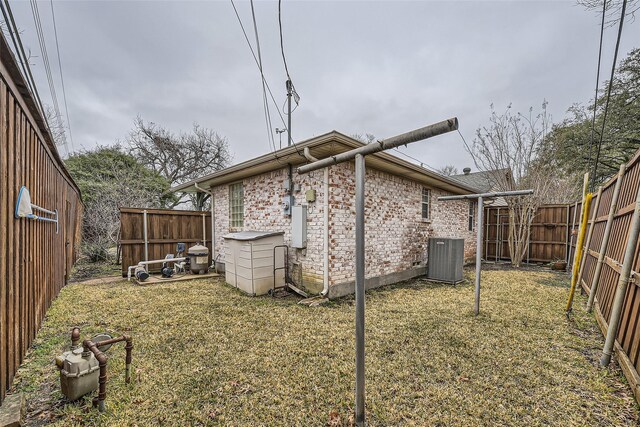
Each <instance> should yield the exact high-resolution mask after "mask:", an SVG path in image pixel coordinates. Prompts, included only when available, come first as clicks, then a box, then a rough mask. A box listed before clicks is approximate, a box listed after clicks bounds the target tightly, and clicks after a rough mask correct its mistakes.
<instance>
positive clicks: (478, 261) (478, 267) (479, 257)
mask: <svg viewBox="0 0 640 427" xmlns="http://www.w3.org/2000/svg"><path fill="white" fill-rule="evenodd" d="M483 203H484V201H483V198H482V196H480V197H478V226H477V227H476V228H477V229H478V237H477V240H476V302H475V315H476V316H477V315H478V314H480V273H481V271H482V215H483V213H484V209H483V206H484V205H483Z"/></svg>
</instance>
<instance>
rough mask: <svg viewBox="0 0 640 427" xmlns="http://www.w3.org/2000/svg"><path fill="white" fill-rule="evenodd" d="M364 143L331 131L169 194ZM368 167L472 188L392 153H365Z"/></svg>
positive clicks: (453, 188) (465, 190) (454, 189)
mask: <svg viewBox="0 0 640 427" xmlns="http://www.w3.org/2000/svg"><path fill="white" fill-rule="evenodd" d="M363 145H366V144H365V143H363V142H361V141H358V140H356V139H353V138H351V137H349V136H346V135H344V134H342V133H340V132H337V131H332V132H329V133H326V134H324V135H320V136H316V137H313V138H310V139H307V140H305V141H301V142H298V143H296V144H295V145H292V146H288V147H285V148H282V149H280V150H278V151H274V152H271V153H268V154H264V155H262V156H259V157H256V158H253V159H251V160H247V161H244V162H241V163H238V164H236V165H233V166H230V167H228V168H225V169H222V170H219V171H216V172H214V173H212V174H209V175H206V176H203V177H201V178H198V179H195V180H192V181H189V182H186V183H184V184H181V185H177V186H175V187H172V188H171V189H170V190H169V191H168V193H173V192H176V191H184V192H198V191H200V189H202V188H210V187H215V186H218V185H222V184H227V183H230V182H234V181H238V180H241V179H244V178H248V177H251V176H255V175H259V174H263V173H266V172H271V171H274V170H278V169H282V168H283V167H286V166H287V165H289V164H290V165H291V166H293V167H296V166H299V165H302V164H306V163H309V161H308V160H307V158H306V157H305V156H304V153H303V150H304V149H305V148H308V149H309V151H310V154H311V155H312V156H313V157H315V158H318V159H323V158H325V157H329V156H333V155H336V154H339V153H343V152H345V151H349V150H352V149H354V148H358V147H361V146H363ZM367 166H368V167H371V168H374V169H378V170H381V171H383V172H388V173H390V174H393V175H398V176H402V177H404V178H407V179H410V180H413V181H416V182H419V183H422V184H425V185H428V186H431V187H436V188H440V189H443V190H445V191H448V192H451V193H454V194H469V193H473V192H474V191H475V189H474V188H472V187H470V186H469V185H467V184H465V183H463V182H461V181H459V180H455V179H452V178H451V177H447V176H444V175H440V174H439V173H437V172H433V171H430V170H427V169H425V168H423V167H420V166H418V165H415V164H413V163H410V162H407V161H406V160H403V159H400V158H398V157H396V156H393V155H391V154H389V153H388V152H378V153H375V154H370V155H368V156H367ZM198 187H200V188H198Z"/></svg>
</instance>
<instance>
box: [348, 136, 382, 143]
mask: <svg viewBox="0 0 640 427" xmlns="http://www.w3.org/2000/svg"><path fill="white" fill-rule="evenodd" d="M351 138H353V139H357V140H358V141H361V142H364V143H365V144H371V143H372V142H373V141H376V140H377V138H376V136H375V135H374V134H372V133H364V134H362V133H354V134H353V135H351Z"/></svg>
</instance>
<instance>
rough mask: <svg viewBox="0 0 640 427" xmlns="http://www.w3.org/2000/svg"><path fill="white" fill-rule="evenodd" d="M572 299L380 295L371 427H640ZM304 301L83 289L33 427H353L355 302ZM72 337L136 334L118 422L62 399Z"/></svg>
mask: <svg viewBox="0 0 640 427" xmlns="http://www.w3.org/2000/svg"><path fill="white" fill-rule="evenodd" d="M468 277H471V276H470V275H469V276H468ZM567 293H568V290H567V279H566V276H564V275H559V274H553V273H549V272H544V271H487V272H485V273H484V276H483V298H482V306H481V311H482V314H481V315H480V316H479V317H478V318H474V316H473V311H472V309H473V287H472V285H471V284H470V283H467V284H463V285H458V286H455V287H453V286H449V285H438V284H431V283H427V282H423V281H420V280H417V281H412V282H409V283H405V284H401V285H397V286H394V287H388V288H385V289H382V290H376V291H372V292H368V293H367V320H366V321H367V325H366V333H367V356H366V357H367V359H366V366H367V372H366V378H367V387H366V391H367V397H366V401H367V417H368V421H369V423H370V425H371V426H399V425H407V426H411V425H418V426H425V425H434V426H450V425H451V426H453V425H458V426H480V425H485V426H486V425H491V426H547V425H558V426H584V425H589V426H613V425H615V426H625V425H637V424H638V420H639V415H638V414H639V412H638V406H637V404H636V403H635V400H634V399H633V397H632V394H631V392H630V390H629V388H628V385H627V384H626V382H625V380H624V377H623V376H622V374H621V371H620V370H619V369H618V368H617V366H616V365H613V367H612V368H611V369H608V370H603V369H600V368H599V367H598V365H597V361H598V357H599V351H600V349H601V347H602V343H603V339H602V335H601V333H600V331H599V330H598V328H597V326H596V322H595V320H594V319H593V317H591V316H588V315H587V314H586V313H585V312H584V309H583V308H582V307H583V305H584V299H583V298H578V299H577V301H576V308H575V309H574V313H575V314H574V317H573V319H572V320H571V321H567V319H566V318H565V316H564V312H563V309H564V304H565V302H566V297H567ZM296 302H297V299H295V298H293V297H289V298H285V299H272V298H270V297H260V298H250V297H246V296H244V295H242V294H240V293H239V292H237V291H236V290H234V289H232V288H230V287H228V286H227V285H224V284H223V283H221V282H220V281H204V280H198V281H193V282H191V283H189V282H183V283H172V284H164V285H156V286H149V287H138V286H135V285H133V284H131V283H128V282H126V281H120V282H116V283H110V284H97V285H96V284H93V285H89V284H82V283H78V284H72V285H69V286H67V287H66V288H64V289H63V290H62V292H61V294H60V296H59V297H58V298H57V299H56V301H55V302H54V304H53V307H52V308H51V310H50V311H49V313H48V317H47V319H46V322H45V323H44V325H43V327H42V329H41V330H40V332H39V334H38V337H37V340H36V342H35V345H34V347H33V349H32V351H31V352H30V354H29V355H28V357H27V360H26V362H25V363H24V365H23V367H22V368H21V369H20V372H19V375H18V377H17V379H16V383H15V388H16V389H18V390H22V391H23V392H25V394H26V397H27V406H28V418H27V421H28V425H44V424H49V423H53V424H54V425H64V426H74V425H77V426H81V425H114V426H183V425H190V426H198V425H230V426H324V425H330V426H339V425H349V424H350V419H349V418H350V414H351V413H352V411H353V391H352V390H353V387H354V373H353V369H354V337H353V318H354V306H353V300H352V299H343V300H340V301H337V302H333V303H330V304H329V305H326V306H322V307H316V308H309V307H306V306H301V305H298V304H296ZM73 325H79V326H80V327H81V328H82V335H83V337H89V336H91V335H93V334H95V333H97V332H101V331H104V330H107V331H110V332H113V333H118V332H124V331H126V332H128V333H130V334H131V335H133V337H134V345H135V348H134V353H133V354H134V360H133V363H134V371H135V381H134V383H133V384H131V385H126V384H125V383H124V349H123V348H122V346H118V347H115V346H114V347H113V348H112V349H111V350H110V351H109V355H110V361H109V371H110V379H109V382H108V386H107V400H106V404H107V412H106V413H104V414H99V413H98V412H97V411H96V410H94V409H92V408H91V403H90V398H86V399H85V400H84V401H80V402H75V403H67V402H65V401H64V399H63V397H62V395H61V393H60V391H59V386H58V372H57V371H56V369H55V368H54V364H53V359H54V357H55V356H56V355H57V354H59V353H61V352H62V351H63V350H64V349H66V346H67V345H68V339H69V338H68V337H69V333H68V332H69V330H70V328H71V327H72V326H73Z"/></svg>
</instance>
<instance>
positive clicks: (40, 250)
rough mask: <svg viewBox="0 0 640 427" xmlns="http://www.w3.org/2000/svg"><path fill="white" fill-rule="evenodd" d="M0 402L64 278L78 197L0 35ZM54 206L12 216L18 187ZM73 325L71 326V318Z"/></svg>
mask: <svg viewBox="0 0 640 427" xmlns="http://www.w3.org/2000/svg"><path fill="white" fill-rule="evenodd" d="M0 177H1V179H0V207H1V208H2V209H1V210H0V212H1V215H0V230H2V233H3V234H2V239H1V241H0V404H1V403H2V401H3V400H4V397H5V393H6V391H7V389H8V388H9V387H10V386H11V383H12V381H13V378H14V375H15V373H16V370H17V369H18V366H19V365H20V363H22V360H23V358H24V355H25V354H26V352H27V349H28V348H29V346H30V345H31V343H32V342H33V339H34V337H35V335H36V332H37V330H38V328H39V327H40V324H41V322H42V320H43V319H44V316H45V312H46V310H47V308H49V306H50V305H51V301H52V300H53V299H54V298H55V297H56V296H57V295H58V292H59V291H60V288H62V287H63V286H64V285H65V283H66V280H67V279H68V277H69V273H70V271H71V267H72V266H73V263H74V261H75V254H76V247H77V244H78V242H79V238H80V222H81V217H82V202H81V201H80V192H79V190H78V187H77V186H76V185H75V183H74V182H73V180H72V179H71V177H70V175H69V173H68V172H67V170H66V169H65V167H64V163H63V162H62V160H61V158H60V156H59V155H58V152H57V150H56V147H55V145H54V144H53V142H52V139H51V136H50V134H49V133H48V130H47V127H46V125H45V123H44V121H43V119H42V116H41V115H40V113H39V110H38V108H37V107H36V104H35V102H34V100H33V98H32V96H31V94H30V92H29V90H28V89H27V85H26V83H25V81H24V79H23V78H22V76H21V74H20V72H19V71H18V67H17V63H16V62H15V60H14V58H13V55H12V54H11V51H10V50H9V47H8V45H7V43H6V41H5V40H4V37H3V36H2V35H1V34H0ZM22 185H25V186H26V187H27V188H28V189H29V191H30V192H31V199H32V201H33V203H34V204H37V205H38V206H42V207H44V208H47V209H50V210H53V209H57V210H58V218H59V222H60V223H59V230H58V233H56V226H55V224H53V223H50V222H42V221H34V220H30V219H24V218H21V219H17V218H15V216H14V211H15V206H16V201H17V197H18V191H19V190H20V187H21V186H22ZM69 326H71V325H69Z"/></svg>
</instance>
